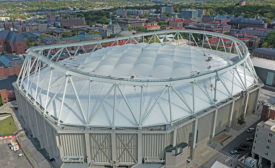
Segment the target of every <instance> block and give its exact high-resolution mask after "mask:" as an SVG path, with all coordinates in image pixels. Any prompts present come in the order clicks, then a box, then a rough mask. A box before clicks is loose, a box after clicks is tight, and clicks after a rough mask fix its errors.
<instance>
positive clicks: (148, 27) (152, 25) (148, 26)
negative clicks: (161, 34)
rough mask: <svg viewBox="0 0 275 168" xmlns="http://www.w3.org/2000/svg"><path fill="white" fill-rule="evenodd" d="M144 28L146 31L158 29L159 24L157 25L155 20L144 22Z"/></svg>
mask: <svg viewBox="0 0 275 168" xmlns="http://www.w3.org/2000/svg"><path fill="white" fill-rule="evenodd" d="M144 28H145V29H146V30H147V31H153V30H159V29H160V26H159V25H158V23H157V22H152V23H146V24H145V25H144Z"/></svg>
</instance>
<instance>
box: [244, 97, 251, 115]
mask: <svg viewBox="0 0 275 168" xmlns="http://www.w3.org/2000/svg"><path fill="white" fill-rule="evenodd" d="M249 94H250V93H248V92H247V95H246V99H245V106H244V114H243V116H244V118H245V117H246V112H247V106H248V101H249Z"/></svg>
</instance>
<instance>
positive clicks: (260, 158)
mask: <svg viewBox="0 0 275 168" xmlns="http://www.w3.org/2000/svg"><path fill="white" fill-rule="evenodd" d="M262 160H263V158H262V156H259V162H258V165H259V166H261V165H262Z"/></svg>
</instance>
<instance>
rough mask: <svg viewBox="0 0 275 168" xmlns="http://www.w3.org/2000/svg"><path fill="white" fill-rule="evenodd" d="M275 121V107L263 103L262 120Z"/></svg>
mask: <svg viewBox="0 0 275 168" xmlns="http://www.w3.org/2000/svg"><path fill="white" fill-rule="evenodd" d="M268 119H271V120H275V106H274V105H272V104H270V103H263V107H262V115H261V120H262V121H266V120H268Z"/></svg>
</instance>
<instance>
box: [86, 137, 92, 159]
mask: <svg viewBox="0 0 275 168" xmlns="http://www.w3.org/2000/svg"><path fill="white" fill-rule="evenodd" d="M85 144H86V157H87V163H91V158H92V156H91V141H90V135H89V133H85Z"/></svg>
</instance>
